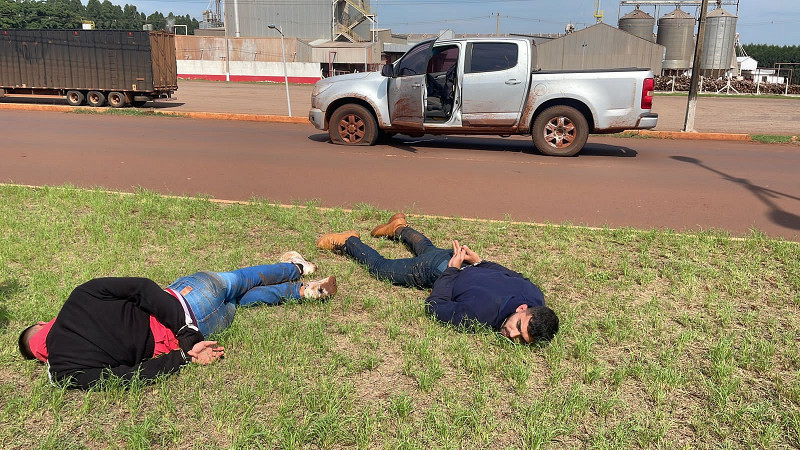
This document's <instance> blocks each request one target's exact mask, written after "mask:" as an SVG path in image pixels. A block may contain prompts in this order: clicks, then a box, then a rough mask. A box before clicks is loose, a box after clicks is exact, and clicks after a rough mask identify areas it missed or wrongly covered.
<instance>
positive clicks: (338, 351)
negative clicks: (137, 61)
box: [0, 186, 800, 449]
mask: <svg viewBox="0 0 800 450" xmlns="http://www.w3.org/2000/svg"><path fill="white" fill-rule="evenodd" d="M0 198H1V199H2V201H0V232H1V233H2V236H3V240H2V245H0V338H2V342H3V343H4V345H3V346H2V350H0V447H2V448H31V447H41V448H76V447H89V448H97V447H127V448H152V447H158V448H206V447H208V448H219V447H223V448H229V447H237V448H257V447H261V448H318V447H321V448H340V447H359V448H376V447H387V448H421V449H428V448H539V447H566V448H572V447H598V448H620V447H662V448H677V447H684V446H696V447H797V446H798V445H800V345H798V343H800V245H797V244H796V243H792V242H785V241H775V240H770V239H768V238H766V237H765V236H764V235H763V234H761V233H759V232H753V233H752V234H751V235H750V236H748V237H747V238H745V239H734V238H731V237H730V236H729V235H726V234H724V233H716V232H703V233H699V234H695V235H689V234H682V233H676V232H672V231H638V230H631V229H623V230H590V229H585V228H579V227H572V226H561V225H548V226H534V225H527V224H515V223H510V222H484V221H468V220H462V219H444V218H420V217H415V216H413V215H411V216H409V219H410V222H411V224H412V225H413V226H415V227H416V228H418V229H420V230H421V231H423V232H426V233H427V234H428V235H429V236H430V237H431V238H432V240H433V241H434V243H437V244H439V245H440V246H443V245H447V242H448V238H451V237H458V238H459V239H461V241H462V242H464V243H468V244H470V245H471V246H472V247H473V248H474V249H475V250H476V251H477V252H478V253H479V254H480V255H481V256H483V257H485V258H487V259H490V260H493V261H497V262H499V263H501V264H504V265H506V266H508V267H510V268H512V269H515V270H518V271H520V272H522V273H524V274H525V275H526V276H528V277H529V278H530V279H531V280H533V281H534V282H535V283H537V284H539V285H540V286H541V287H542V290H543V291H544V293H545V298H546V299H547V301H548V305H549V306H551V307H552V308H553V309H554V310H555V311H556V313H557V314H558V315H559V316H560V318H561V325H562V327H561V331H560V333H559V334H558V335H557V337H556V338H555V340H554V341H553V342H552V343H550V344H549V345H547V346H541V347H533V348H531V347H527V346H520V345H514V344H511V343H510V342H507V341H505V340H504V339H503V338H502V337H500V336H499V335H497V334H495V333H492V332H491V331H488V330H478V331H475V332H471V333H463V332H460V331H457V330H454V329H452V328H448V327H446V326H442V325H440V324H438V323H437V322H435V321H434V320H432V319H431V318H429V317H427V316H426V315H425V314H424V311H423V307H422V304H423V300H424V299H425V297H426V296H427V292H425V291H420V290H414V289H408V288H401V287H394V286H391V285H389V284H388V283H386V282H381V281H377V280H374V279H372V278H370V277H369V275H368V274H367V273H366V271H365V270H364V269H363V268H361V267H359V266H358V265H357V264H356V263H354V262H352V261H350V260H348V259H347V258H345V257H342V256H337V255H334V254H331V253H326V252H319V251H317V250H316V248H315V247H314V241H315V239H316V237H317V236H318V235H319V234H320V233H322V232H326V231H330V230H344V229H358V230H361V232H362V235H365V236H366V237H365V238H364V240H365V242H368V243H370V244H373V245H375V246H377V248H378V249H379V250H380V251H381V252H383V253H384V254H386V255H387V256H393V257H400V256H406V255H408V253H407V252H406V251H405V249H403V248H402V247H401V246H400V245H399V244H396V243H393V242H390V241H386V240H375V239H372V238H370V237H369V230H370V229H371V228H372V227H373V226H374V225H376V224H377V223H379V222H381V221H383V220H386V219H387V218H388V217H389V215H390V214H391V212H387V211H380V210H376V209H374V208H372V207H369V206H363V207H360V208H357V209H356V210H355V211H352V212H348V211H342V210H323V209H320V208H317V207H316V206H315V205H314V204H310V205H303V206H307V207H300V206H298V207H294V208H282V207H277V206H274V205H271V204H268V203H263V202H255V203H252V204H247V205H236V204H234V205H224V204H217V203H212V202H210V201H207V200H205V199H175V198H162V197H159V196H157V195H155V194H152V193H148V192H140V193H137V194H135V195H116V194H108V193H103V192H99V191H85V190H79V189H72V188H44V189H31V188H25V187H15V186H0ZM289 249H295V250H298V251H300V252H301V253H303V254H304V255H306V256H307V257H309V258H310V259H311V260H313V261H315V262H317V263H318V264H319V266H320V274H319V276H320V277H321V276H326V275H331V274H334V275H336V276H337V278H338V279H339V284H340V292H339V294H338V295H337V296H336V297H334V298H333V299H331V300H330V301H327V302H305V303H289V304H285V305H282V306H278V307H252V308H243V309H240V310H239V311H238V313H237V316H236V320H235V321H234V324H233V326H232V327H231V328H230V329H228V330H227V331H225V332H224V333H222V334H221V335H218V336H216V338H218V339H219V340H220V341H221V343H222V344H223V345H225V347H226V350H227V352H226V353H227V354H226V358H225V359H224V360H222V361H219V362H218V363H217V364H214V365H211V366H190V367H187V368H186V369H185V370H183V372H182V373H181V374H180V375H178V376H174V377H171V378H167V379H165V380H163V381H160V382H158V383H156V384H155V385H151V386H133V387H132V388H131V389H128V390H124V389H120V388H117V387H114V386H106V387H104V388H103V389H97V390H95V391H90V392H81V391H68V390H63V389H60V388H54V387H51V386H50V385H49V384H48V382H47V376H46V375H45V372H44V370H43V366H42V365H40V364H38V363H36V362H31V361H23V360H22V359H21V358H20V357H19V356H18V351H17V348H16V347H17V345H16V339H17V335H18V333H19V331H20V330H21V328H22V327H23V326H26V325H28V324H30V323H32V322H34V321H36V320H40V319H41V320H49V319H50V318H52V317H53V316H54V315H55V314H56V313H57V312H58V310H59V307H60V305H61V304H62V303H63V301H64V299H65V298H66V297H67V295H68V294H69V293H70V291H71V290H72V288H73V287H75V286H76V285H78V284H80V283H82V282H84V281H86V280H89V279H90V278H93V277H98V276H112V275H113V276H145V277H149V278H152V279H154V280H155V281H156V282H158V283H160V284H161V285H167V284H169V283H170V282H171V281H173V280H174V279H176V278H177V277H179V276H181V275H184V274H188V273H192V272H195V271H198V270H205V269H211V270H220V271H221V270H230V269H234V268H237V267H240V266H245V265H252V264H261V263H265V262H274V261H276V260H277V258H278V257H279V255H280V254H281V253H282V252H284V251H285V250H289ZM314 276H315V277H316V276H317V274H315V275H314Z"/></svg>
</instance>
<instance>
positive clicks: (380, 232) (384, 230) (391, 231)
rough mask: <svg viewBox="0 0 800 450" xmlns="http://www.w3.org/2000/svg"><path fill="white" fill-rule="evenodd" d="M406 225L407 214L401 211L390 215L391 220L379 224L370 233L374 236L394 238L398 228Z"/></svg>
mask: <svg viewBox="0 0 800 450" xmlns="http://www.w3.org/2000/svg"><path fill="white" fill-rule="evenodd" d="M404 226H406V215H405V214H403V213H401V212H399V213H397V214H395V215H393V216H392V217H390V218H389V222H387V223H385V224H383V225H378V226H377V227H375V228H373V229H372V231H371V232H370V234H371V235H372V237H388V238H393V237H395V233H396V232H397V229H398V228H400V227H404Z"/></svg>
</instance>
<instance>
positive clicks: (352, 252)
mask: <svg viewBox="0 0 800 450" xmlns="http://www.w3.org/2000/svg"><path fill="white" fill-rule="evenodd" d="M371 234H372V236H373V237H387V238H391V239H397V240H399V241H401V242H403V243H405V244H406V245H407V246H408V247H409V248H410V250H411V252H412V253H414V255H415V257H414V258H405V259H394V260H392V259H386V258H384V257H382V256H381V255H380V254H379V253H378V252H377V251H375V250H374V249H373V248H371V247H369V246H368V245H366V244H364V243H363V242H361V239H360V235H359V233H358V232H357V231H345V232H342V233H330V234H326V235H323V236H322V237H320V238H319V239H318V240H317V247H319V248H321V249H326V250H333V251H336V252H341V253H345V254H347V255H348V256H350V257H352V258H354V259H355V260H356V261H358V262H360V263H361V264H364V265H366V266H367V268H368V270H369V272H370V273H371V274H372V275H374V276H376V277H377V278H379V279H382V280H384V279H385V280H390V281H391V282H392V283H395V284H399V285H402V286H409V287H417V288H421V289H426V288H431V287H432V288H433V291H432V292H431V295H430V296H429V297H428V298H427V299H426V300H425V308H426V310H427V311H428V313H429V314H432V315H434V316H435V317H436V318H437V319H439V320H440V321H442V322H448V323H451V324H453V325H456V326H462V325H466V324H468V323H469V322H471V321H477V322H480V323H483V324H485V325H488V326H490V327H492V328H493V329H495V330H497V331H499V332H500V333H502V334H503V336H505V337H507V338H509V339H511V340H512V341H515V342H525V343H529V344H530V343H533V342H536V341H549V340H550V339H552V338H553V336H555V334H556V332H557V331H558V317H557V316H556V315H555V313H554V312H553V310H551V309H550V308H548V307H547V306H545V304H544V295H543V294H542V291H541V290H540V289H539V288H538V287H537V286H536V285H535V284H533V283H531V282H530V280H528V279H527V278H525V277H523V276H522V275H521V274H519V273H517V272H514V271H513V270H509V269H507V268H505V267H503V266H501V265H500V264H496V263H493V262H489V261H484V260H482V259H481V258H480V257H479V256H478V255H477V254H475V252H474V251H472V250H470V248H469V247H467V246H466V245H460V244H459V243H458V241H453V249H452V250H445V249H441V248H438V247H436V246H434V245H433V244H432V243H431V241H430V240H429V239H428V238H427V237H425V236H424V235H423V234H422V233H420V232H418V231H416V230H414V229H412V228H411V227H409V226H408V225H407V223H406V217H405V214H403V213H397V214H395V215H394V216H392V218H391V219H390V220H389V222H388V223H386V224H383V225H379V226H377V227H375V229H373V230H372V233H371Z"/></svg>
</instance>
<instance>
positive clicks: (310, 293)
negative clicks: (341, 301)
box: [303, 276, 337, 298]
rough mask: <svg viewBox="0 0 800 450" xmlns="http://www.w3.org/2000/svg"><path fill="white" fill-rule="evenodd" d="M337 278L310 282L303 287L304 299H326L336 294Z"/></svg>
mask: <svg viewBox="0 0 800 450" xmlns="http://www.w3.org/2000/svg"><path fill="white" fill-rule="evenodd" d="M336 289H337V286H336V277H334V276H330V277H328V278H323V279H321V280H317V281H309V282H308V283H305V284H304V285H303V297H304V298H325V297H330V296H332V295H333V294H335V293H336Z"/></svg>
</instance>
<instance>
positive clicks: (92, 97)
mask: <svg viewBox="0 0 800 450" xmlns="http://www.w3.org/2000/svg"><path fill="white" fill-rule="evenodd" d="M89 100H91V101H92V103H97V102H98V100H100V98H99V97H98V95H97V94H90V95H89Z"/></svg>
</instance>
